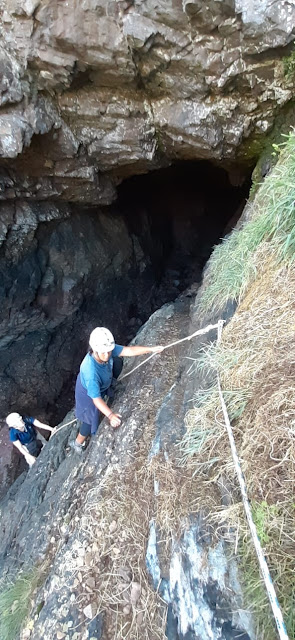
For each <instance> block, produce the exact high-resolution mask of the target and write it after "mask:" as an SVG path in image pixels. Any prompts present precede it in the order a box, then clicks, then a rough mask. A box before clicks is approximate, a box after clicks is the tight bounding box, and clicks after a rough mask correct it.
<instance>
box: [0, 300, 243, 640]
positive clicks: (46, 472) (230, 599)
mask: <svg viewBox="0 0 295 640" xmlns="http://www.w3.org/2000/svg"><path fill="white" fill-rule="evenodd" d="M193 300H194V298H193V299H192V295H191V293H189V292H188V293H186V294H182V296H180V298H179V299H178V300H177V301H176V302H175V303H173V304H169V305H165V306H164V307H163V308H162V309H161V310H159V311H157V312H155V313H154V314H153V315H152V316H151V318H150V320H149V321H148V322H147V323H146V324H145V325H144V327H142V329H141V330H140V332H139V334H138V336H137V338H136V342H137V343H139V344H142V343H146V342H148V343H163V344H167V343H168V342H171V339H172V338H173V339H174V340H177V339H181V338H182V337H185V336H186V335H188V333H190V332H192V331H193V330H195V328H196V326H198V322H199V321H198V317H197V316H196V315H193V316H192V324H190V322H189V319H190V316H189V310H190V307H191V304H192V302H193ZM186 345H187V343H182V344H180V345H177V346H176V347H173V348H172V349H171V350H167V352H164V353H163V354H162V355H157V356H155V357H154V359H153V360H152V361H151V362H150V363H147V365H144V366H143V367H141V368H140V369H138V370H137V371H136V372H135V373H134V374H131V375H130V376H129V377H127V378H126V379H124V380H122V381H121V382H120V383H119V385H118V389H117V392H116V398H115V402H114V405H113V407H114V409H116V411H118V412H120V413H121V414H122V416H123V423H122V426H121V427H120V429H119V430H118V431H114V430H111V429H110V427H109V426H108V425H107V424H105V422H103V423H102V424H101V427H100V431H99V433H98V435H97V436H96V437H95V438H94V439H93V440H92V441H91V442H90V444H89V446H88V448H87V450H86V452H85V453H84V454H83V456H82V457H80V456H77V455H76V454H74V453H72V452H69V449H68V447H67V445H68V440H69V439H70V438H72V437H73V434H74V433H75V431H76V428H75V426H74V427H73V426H69V427H65V428H64V429H62V430H61V431H60V432H59V433H57V434H56V435H54V436H53V437H52V439H51V440H50V441H49V442H48V444H47V445H46V447H45V448H44V449H43V451H42V452H41V454H40V456H39V458H38V460H37V462H36V463H35V465H34V466H33V467H32V468H31V469H30V470H29V471H28V472H27V473H26V474H23V476H21V477H20V478H19V479H18V481H17V484H16V486H14V485H13V486H12V487H11V489H10V491H9V492H8V494H7V496H6V498H5V500H4V501H3V502H2V503H1V520H0V527H1V529H0V530H1V540H2V545H1V554H0V567H1V573H2V576H3V579H4V580H5V581H6V580H8V579H13V578H15V577H16V576H17V575H18V574H19V572H20V571H21V570H23V571H25V570H26V569H27V568H28V567H38V566H39V567H42V566H43V572H44V573H43V577H42V584H41V586H40V587H39V588H38V590H37V593H36V594H35V605H34V608H33V611H32V613H31V620H32V622H31V623H30V625H29V627H28V628H27V631H26V633H27V634H28V635H27V636H26V637H30V638H31V639H32V640H37V639H39V638H40V637H43V638H46V640H50V639H51V638H52V640H53V639H54V638H56V637H57V636H56V634H57V633H58V634H59V636H58V637H59V638H62V637H64V636H63V634H64V635H65V636H66V637H68V638H69V639H71V640H75V639H76V638H78V637H83V638H84V637H85V638H90V637H93V638H97V639H98V638H109V637H112V638H114V637H117V636H116V635H114V633H113V635H112V633H111V631H110V629H111V628H112V627H111V626H110V619H111V615H112V614H111V612H110V611H106V612H105V615H102V614H101V612H100V608H99V602H100V594H99V590H98V589H97V584H98V582H99V576H100V574H101V572H103V571H106V570H107V569H106V567H108V566H109V565H106V567H104V569H102V567H101V565H100V562H101V558H98V557H97V558H96V554H97V552H98V546H97V543H96V542H95V539H91V538H90V539H89V538H88V536H87V518H89V511H87V503H88V501H89V499H91V495H93V496H94V497H95V495H96V492H97V491H98V490H99V488H100V486H101V487H102V491H103V487H104V486H107V485H106V483H107V478H108V476H109V474H110V473H112V472H113V471H114V470H115V472H116V474H117V476H118V481H119V482H120V477H121V473H122V470H123V469H124V468H125V469H126V468H127V469H128V466H129V465H132V464H133V461H134V460H136V457H137V456H139V455H140V451H141V450H142V445H143V443H144V442H145V441H146V439H147V438H148V430H149V429H150V428H151V426H149V425H153V424H154V423H155V421H156V423H158V424H159V423H161V418H159V416H161V412H163V411H165V412H166V411H167V398H168V399H170V414H169V416H167V415H166V422H167V424H169V432H170V442H168V440H166V443H165V445H164V444H163V442H161V443H160V444H159V447H160V448H162V449H163V447H164V448H165V455H167V456H169V455H170V448H171V446H173V445H172V441H174V440H175V441H178V440H179V438H180V436H181V432H182V421H183V417H182V416H183V415H184V412H185V411H186V409H187V408H188V406H189V403H188V402H187V401H185V400H184V397H185V389H186V384H187V373H188V368H189V365H188V362H189V361H188V360H187V355H188V353H190V354H193V353H194V345H193V344H191V346H190V348H189V350H188V349H187V346H186ZM135 363H137V362H136V361H133V362H132V361H131V362H128V367H127V368H125V369H124V372H128V371H130V370H131V368H132V366H134V364H135ZM175 390H177V394H178V395H177V396H176V398H174V397H173V395H174V393H175ZM171 402H172V404H173V405H174V410H171V406H172V405H171ZM71 417H72V414H69V415H68V416H67V418H66V419H68V420H69V419H71ZM147 442H148V440H147ZM150 454H151V451H150ZM102 495H103V494H102ZM95 499H96V498H95ZM126 517H127V514H126ZM97 526H99V525H97ZM121 533H122V531H120V530H117V522H116V520H114V521H112V522H111V523H110V525H109V530H108V531H106V530H105V529H103V528H102V530H101V533H100V534H99V533H98V532H97V535H98V536H99V535H102V536H104V535H107V540H109V541H110V547H109V548H108V544H106V547H105V553H107V555H108V556H109V557H112V558H116V554H117V553H118V552H119V550H118V546H119V545H120V544H121V543H122V541H121V542H120V537H121ZM148 535H149V534H148V531H147V540H146V543H147V542H148ZM154 542H155V546H154V551H155V553H156V556H157V553H158V551H157V532H156V531H155V541H154ZM198 554H199V556H198ZM156 556H155V555H154V557H153V562H151V561H150V562H149V570H150V572H151V576H152V575H153V570H154V568H153V564H154V566H157V567H158V569H157V571H158V573H157V577H158V578H160V581H161V580H162V581H164V582H163V584H164V585H166V587H165V588H164V591H163V594H162V596H163V597H166V599H167V600H168V602H169V612H168V622H167V627H166V635H167V637H168V638H169V640H174V639H175V640H183V639H184V638H188V637H189V638H199V637H202V638H205V637H206V638H207V637H208V638H216V639H217V638H221V639H222V640H228V639H229V638H235V637H237V633H238V632H239V633H240V634H241V636H242V637H243V638H245V639H246V638H251V639H253V638H254V636H253V634H252V631H251V620H250V618H247V616H244V618H243V617H241V616H240V617H239V616H237V615H235V617H233V614H232V613H231V612H232V611H233V610H235V611H236V610H237V607H240V606H241V591H240V586H239V583H238V574H237V568H236V566H235V563H234V562H233V561H232V560H231V561H230V564H228V563H229V560H228V558H227V552H226V549H225V548H222V547H221V545H220V544H217V546H216V544H214V543H213V541H212V540H211V535H210V531H208V530H206V528H204V526H203V524H202V520H201V519H200V520H199V521H194V522H193V521H192V524H191V526H190V527H189V528H188V529H187V531H186V533H185V534H184V535H183V537H182V538H181V539H180V540H179V541H178V543H177V544H176V545H175V546H174V551H173V554H172V556H171V560H170V569H169V570H168V573H167V560H166V562H165V563H164V565H163V566H162V558H161V553H160V554H159V556H157V557H156ZM215 556H218V558H219V562H218V563H216V562H215V560H214V558H215ZM197 557H199V560H197ZM207 557H208V558H209V559H210V558H211V561H210V562H211V565H210V562H209V564H207V560H206V558H207ZM198 563H199V564H200V566H202V573H200V571H199V569H198V568H197V565H198ZM218 564H219V566H220V576H219V577H218V576H217V573H218V571H217V568H216V566H217V565H218ZM110 566H111V565H110ZM176 566H177V567H178V569H177V570H176ZM198 566H199V565H198ZM210 566H211V569H210ZM119 573H120V580H121V583H120V584H121V585H122V587H121V590H122V588H124V589H125V590H126V592H127V593H128V594H129V595H128V598H127V600H126V601H125V605H124V610H123V615H125V616H127V618H126V620H128V616H130V615H131V609H133V610H135V611H137V607H138V606H139V609H138V611H140V598H141V597H143V596H142V593H141V592H142V586H141V585H140V583H139V582H138V579H137V578H136V575H133V574H132V573H130V569H129V568H128V567H126V568H124V567H122V568H121V569H120V570H119ZM107 575H108V574H107ZM225 575H226V578H225V577H224V576H225ZM124 584H125V587H124ZM184 590H185V593H186V594H188V593H190V603H188V600H187V597H185V598H182V596H181V593H184ZM168 593H169V597H167V594H168ZM40 603H42V607H41V608H40V607H39V609H38V612H39V613H38V614H37V615H36V610H37V608H38V604H40ZM201 603H202V604H201ZM221 604H222V607H221ZM122 607H123V604H122ZM196 607H197V608H198V610H199V611H200V615H199V617H198V618H197V619H196V616H195V614H194V611H195V608H196ZM202 611H203V613H204V615H201V612H202ZM34 612H35V614H34ZM137 616H139V613H137ZM89 621H91V622H90V624H89ZM137 622H138V623H139V624H140V616H139V617H138V621H137ZM105 625H107V626H105ZM77 626H78V630H77ZM78 631H79V636H77V632H78ZM110 633H111V635H109V634H110ZM206 634H207V635H206ZM243 634H244V635H243ZM247 634H248V635H247Z"/></svg>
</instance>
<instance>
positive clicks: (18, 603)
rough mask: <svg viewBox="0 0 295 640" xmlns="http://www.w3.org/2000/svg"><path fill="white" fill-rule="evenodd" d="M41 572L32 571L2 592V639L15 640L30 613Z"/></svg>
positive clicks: (0, 632)
mask: <svg viewBox="0 0 295 640" xmlns="http://www.w3.org/2000/svg"><path fill="white" fill-rule="evenodd" d="M40 578H41V575H40V571H37V570H32V571H30V572H28V573H26V574H24V575H22V576H20V577H19V578H17V580H16V581H15V583H14V584H11V585H9V586H8V587H6V588H5V589H2V591H1V592H0V637H1V640H15V638H17V637H18V635H19V633H20V631H21V629H22V627H23V626H24V624H25V621H26V618H27V616H28V614H29V611H30V606H31V600H32V596H33V593H34V591H35V589H36V588H37V586H38V585H39V584H40Z"/></svg>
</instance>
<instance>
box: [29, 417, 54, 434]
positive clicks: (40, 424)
mask: <svg viewBox="0 0 295 640" xmlns="http://www.w3.org/2000/svg"><path fill="white" fill-rule="evenodd" d="M33 425H34V427H39V429H45V431H51V433H54V431H55V430H56V427H50V426H49V424H44V422H40V420H37V419H36V418H35V419H34V422H33Z"/></svg>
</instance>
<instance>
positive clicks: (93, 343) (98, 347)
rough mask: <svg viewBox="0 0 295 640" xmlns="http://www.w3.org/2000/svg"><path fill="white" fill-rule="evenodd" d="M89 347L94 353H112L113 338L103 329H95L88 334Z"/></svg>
mask: <svg viewBox="0 0 295 640" xmlns="http://www.w3.org/2000/svg"><path fill="white" fill-rule="evenodd" d="M89 345H90V347H91V349H92V351H96V353H104V352H105V351H113V349H114V347H115V340H114V336H113V334H112V333H111V332H110V331H109V330H108V329H106V328H105V327H96V328H95V329H93V331H92V332H91V334H90V338H89Z"/></svg>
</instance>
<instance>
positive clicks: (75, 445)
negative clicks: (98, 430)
mask: <svg viewBox="0 0 295 640" xmlns="http://www.w3.org/2000/svg"><path fill="white" fill-rule="evenodd" d="M69 445H70V447H71V449H74V451H76V453H79V454H80V455H81V453H83V451H84V447H83V445H82V444H79V442H76V440H71V441H70V442H69Z"/></svg>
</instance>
